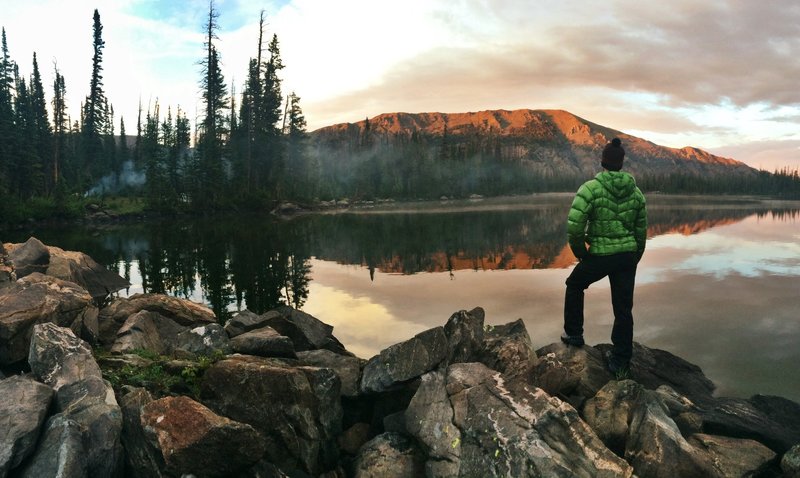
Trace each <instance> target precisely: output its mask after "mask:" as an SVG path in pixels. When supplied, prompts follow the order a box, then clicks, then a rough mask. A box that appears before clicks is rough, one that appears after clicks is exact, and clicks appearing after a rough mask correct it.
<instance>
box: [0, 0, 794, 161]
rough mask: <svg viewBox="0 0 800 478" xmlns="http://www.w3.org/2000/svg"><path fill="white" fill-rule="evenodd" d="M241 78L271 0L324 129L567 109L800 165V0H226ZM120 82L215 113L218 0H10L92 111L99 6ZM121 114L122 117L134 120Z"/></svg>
mask: <svg viewBox="0 0 800 478" xmlns="http://www.w3.org/2000/svg"><path fill="white" fill-rule="evenodd" d="M215 5H216V7H217V9H218V10H219V13H220V18H219V25H220V30H219V32H218V36H219V41H218V42H217V45H218V49H219V52H220V57H221V60H222V63H223V73H224V75H225V80H226V82H227V84H228V86H229V87H230V86H231V85H233V86H235V87H236V90H237V91H241V90H242V84H243V81H244V79H245V75H246V69H247V62H248V59H249V58H250V57H254V56H255V55H256V41H257V35H258V18H259V12H260V11H261V10H262V9H263V10H264V11H265V13H266V17H267V24H268V25H267V32H266V33H267V34H268V35H269V36H270V37H271V35H272V34H273V33H276V34H277V35H278V39H279V41H280V46H281V55H282V58H283V62H284V64H285V65H286V68H285V69H284V70H283V75H282V78H283V81H284V82H283V91H284V93H285V94H288V93H290V92H292V91H294V92H296V93H297V94H298V95H299V96H300V97H301V106H302V108H303V110H304V113H305V115H306V119H307V120H308V125H309V130H313V129H316V128H319V127H322V126H326V125H329V124H334V123H339V122H355V121H360V120H363V119H364V118H365V117H372V116H375V115H378V114H380V113H386V112H396V111H404V112H411V113H415V112H433V111H438V112H444V113H458V112H467V111H480V110H488V109H519V108H531V109H545V108H547V109H564V110H567V111H569V112H571V113H574V114H576V115H578V116H581V117H583V118H584V119H586V120H589V121H592V122H594V123H599V124H602V125H604V126H608V127H611V128H614V129H618V130H621V131H624V132H625V133H629V134H632V135H635V136H639V137H642V138H645V139H648V140H650V141H653V142H655V143H657V144H661V145H665V146H672V147H682V146H688V145H691V146H696V147H699V148H702V149H706V150H709V151H711V152H714V153H716V154H721V155H724V156H728V157H733V158H735V159H739V160H741V161H744V162H746V163H748V164H750V165H752V166H754V167H761V168H765V169H770V170H771V169H773V168H775V167H783V166H789V167H791V168H792V169H794V168H798V167H800V88H799V87H798V80H800V3H797V2H795V1H794V0H765V1H762V2H755V1H751V0H727V1H725V0H707V1H696V0H672V1H670V2H663V1H643V0H608V1H606V2H591V1H588V0H572V1H570V0H553V1H551V0H539V1H536V2H525V1H513V0H491V1H489V0H404V1H381V0H335V1H334V0H290V1H263V0H262V1H256V0H217V1H216V2H215ZM95 8H98V10H99V12H100V16H101V22H102V24H103V28H104V29H103V39H104V40H105V42H106V46H105V49H104V58H103V68H104V72H103V75H104V86H105V90H106V94H107V96H108V98H109V100H110V101H111V103H112V104H113V105H114V108H115V111H116V113H117V123H118V121H119V117H120V116H122V117H124V119H125V122H126V128H127V132H128V133H129V134H131V133H133V132H135V125H136V112H137V105H138V102H139V98H141V100H142V102H143V105H144V107H145V109H146V108H147V105H148V104H153V103H154V102H155V101H156V99H158V101H159V103H160V104H161V109H162V112H164V111H165V110H166V107H167V106H172V107H173V109H174V108H175V107H176V106H178V105H179V106H180V107H181V108H182V109H183V110H185V111H187V112H188V116H189V117H190V118H192V119H193V118H194V117H196V116H198V115H200V114H201V112H200V108H201V107H200V101H199V98H200V95H199V86H198V80H199V77H200V66H199V65H198V60H199V59H200V58H202V56H203V25H204V20H205V16H206V15H207V11H208V2H207V1H206V0H198V1H195V0H104V1H99V0H93V1H87V0H69V1H65V0H26V1H24V2H23V1H19V0H0V26H3V27H4V28H5V30H6V35H7V39H8V48H9V53H10V55H11V58H12V59H13V60H14V61H16V62H17V63H18V64H19V65H20V72H21V73H22V74H23V75H25V76H26V77H27V76H29V75H30V72H31V64H32V62H31V58H32V55H33V53H34V52H36V53H37V57H38V60H39V66H40V69H41V70H42V74H43V77H44V81H45V84H46V88H47V93H48V99H49V98H51V97H52V86H51V85H52V78H53V64H54V62H57V64H58V68H59V70H60V71H61V72H62V74H63V75H64V76H65V78H66V86H67V92H68V101H69V103H68V109H69V113H70V114H71V115H72V116H73V118H74V117H76V116H77V115H78V114H79V113H78V112H79V105H80V102H81V100H82V98H84V97H85V96H86V95H87V93H88V89H89V76H90V73H91V59H92V13H93V10H94V9H95ZM117 128H118V124H117Z"/></svg>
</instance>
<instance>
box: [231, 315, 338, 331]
mask: <svg viewBox="0 0 800 478" xmlns="http://www.w3.org/2000/svg"><path fill="white" fill-rule="evenodd" d="M278 317H281V314H280V312H278V311H277V310H271V311H269V312H267V313H265V314H261V315H258V314H256V313H255V312H251V311H249V310H243V311H241V312H237V313H235V314H234V315H233V317H231V318H230V319H228V320H227V321H226V322H225V332H227V333H228V336H229V337H230V338H234V337H236V336H237V335H241V334H243V333H245V332H250V331H251V330H256V329H260V328H262V327H265V326H266V325H267V323H268V322H269V321H270V320H272V319H275V318H278ZM331 330H333V327H331Z"/></svg>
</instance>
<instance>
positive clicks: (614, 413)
mask: <svg viewBox="0 0 800 478" xmlns="http://www.w3.org/2000/svg"><path fill="white" fill-rule="evenodd" d="M643 390H644V389H643V387H642V386H641V385H639V384H638V383H636V382H634V381H633V380H621V381H613V380H612V381H610V382H608V383H607V384H606V385H605V386H604V387H603V388H601V389H600V390H599V391H598V392H597V394H596V395H595V396H594V397H592V398H590V399H589V400H587V401H586V404H585V405H584V407H583V419H584V420H585V421H586V423H587V424H588V425H589V426H590V427H592V430H594V432H595V433H597V436H598V437H600V439H601V440H603V443H605V445H606V446H607V447H608V448H609V449H610V450H611V451H613V452H614V453H616V454H617V455H619V456H623V454H624V453H625V443H626V442H627V441H628V425H629V423H630V421H631V418H632V416H633V412H634V410H635V409H636V407H637V406H638V404H639V400H640V396H641V394H642V391H643Z"/></svg>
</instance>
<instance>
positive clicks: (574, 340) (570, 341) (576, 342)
mask: <svg viewBox="0 0 800 478" xmlns="http://www.w3.org/2000/svg"><path fill="white" fill-rule="evenodd" d="M561 341H562V342H564V343H565V344H567V345H572V346H573V347H583V344H584V343H585V342H584V341H583V335H567V333H566V332H564V333H562V334H561Z"/></svg>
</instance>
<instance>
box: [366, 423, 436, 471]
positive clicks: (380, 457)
mask: <svg viewBox="0 0 800 478" xmlns="http://www.w3.org/2000/svg"><path fill="white" fill-rule="evenodd" d="M353 468H354V469H353V477H354V478H384V477H389V476H391V477H393V478H417V477H420V476H425V458H424V456H423V454H422V452H421V451H420V450H419V449H418V447H417V446H416V445H415V444H414V442H413V441H411V440H409V439H408V438H406V437H404V436H403V435H400V434H399V433H383V434H381V435H378V436H376V437H375V438H373V439H372V440H370V441H369V442H367V443H365V444H364V446H362V447H361V450H360V451H359V453H358V457H357V458H356V460H355V464H354V465H353ZM429 476H430V475H429Z"/></svg>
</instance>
